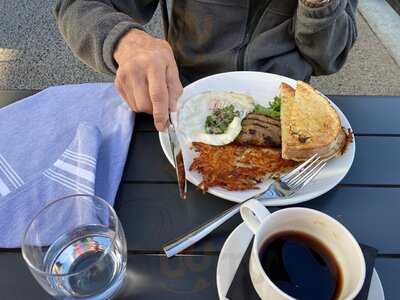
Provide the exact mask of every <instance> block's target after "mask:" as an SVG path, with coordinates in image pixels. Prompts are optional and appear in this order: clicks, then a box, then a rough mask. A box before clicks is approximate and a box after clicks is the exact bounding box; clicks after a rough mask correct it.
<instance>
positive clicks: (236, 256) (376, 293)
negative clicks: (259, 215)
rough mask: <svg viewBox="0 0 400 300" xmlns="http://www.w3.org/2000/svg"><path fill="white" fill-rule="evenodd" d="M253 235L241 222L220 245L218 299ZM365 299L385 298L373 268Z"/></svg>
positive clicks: (226, 291)
mask: <svg viewBox="0 0 400 300" xmlns="http://www.w3.org/2000/svg"><path fill="white" fill-rule="evenodd" d="M252 237H253V234H252V232H251V231H250V230H249V229H248V227H247V226H246V224H244V223H242V224H240V225H239V226H238V227H236V229H235V230H234V231H232V233H231V234H230V235H229V237H228V238H227V240H226V241H225V244H224V246H223V247H222V250H221V253H220V255H219V258H218V264H217V289H218V296H219V299H221V300H225V299H227V298H226V294H227V293H228V290H229V287H230V286H231V283H232V280H233V278H234V276H235V274H236V270H237V268H238V267H239V264H240V262H241V260H242V257H243V255H244V253H245V252H246V250H247V247H248V246H249V243H250V241H251V239H252ZM367 300H385V294H384V292H383V287H382V283H381V280H380V279H379V275H378V273H377V272H376V269H374V272H373V273H372V278H371V286H370V288H369V294H368V299H367Z"/></svg>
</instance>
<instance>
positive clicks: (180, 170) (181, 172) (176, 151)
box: [168, 116, 187, 199]
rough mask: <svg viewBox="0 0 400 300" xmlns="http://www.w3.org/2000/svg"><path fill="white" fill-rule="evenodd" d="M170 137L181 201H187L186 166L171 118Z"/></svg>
mask: <svg viewBox="0 0 400 300" xmlns="http://www.w3.org/2000/svg"><path fill="white" fill-rule="evenodd" d="M168 137H169V144H170V146H171V153H172V156H173V158H174V164H175V170H176V177H177V179H178V187H179V195H180V197H181V199H186V194H187V184H186V174H185V165H184V163H183V156H182V149H181V146H180V144H179V140H178V137H177V135H176V130H175V126H174V124H173V123H172V120H171V116H170V122H169V126H168Z"/></svg>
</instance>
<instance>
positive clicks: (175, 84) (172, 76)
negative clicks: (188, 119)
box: [167, 65, 183, 111]
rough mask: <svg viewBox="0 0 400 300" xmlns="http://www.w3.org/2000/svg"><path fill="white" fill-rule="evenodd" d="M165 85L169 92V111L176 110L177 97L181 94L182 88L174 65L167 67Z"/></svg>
mask: <svg viewBox="0 0 400 300" xmlns="http://www.w3.org/2000/svg"><path fill="white" fill-rule="evenodd" d="M167 85H168V92H169V109H170V110H171V111H176V106H177V101H178V97H179V96H180V95H181V94H182V90H183V88H182V83H181V81H180V79H179V73H178V68H177V67H176V65H175V66H174V65H173V66H171V65H169V66H168V67H167Z"/></svg>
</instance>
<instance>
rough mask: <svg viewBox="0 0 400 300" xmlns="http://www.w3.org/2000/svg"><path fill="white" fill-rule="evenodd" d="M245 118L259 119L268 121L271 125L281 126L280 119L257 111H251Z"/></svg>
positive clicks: (264, 121)
mask: <svg viewBox="0 0 400 300" xmlns="http://www.w3.org/2000/svg"><path fill="white" fill-rule="evenodd" d="M245 120H257V121H260V122H263V123H268V124H271V125H276V126H279V127H281V121H280V120H279V119H275V118H272V117H268V116H266V115H264V114H261V113H255V112H253V113H249V114H248V115H247V116H246V118H245Z"/></svg>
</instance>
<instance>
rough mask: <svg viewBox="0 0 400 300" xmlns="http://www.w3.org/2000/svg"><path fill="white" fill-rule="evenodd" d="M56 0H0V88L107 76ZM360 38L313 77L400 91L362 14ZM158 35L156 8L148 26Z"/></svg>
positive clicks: (360, 91)
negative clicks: (61, 22)
mask: <svg viewBox="0 0 400 300" xmlns="http://www.w3.org/2000/svg"><path fill="white" fill-rule="evenodd" d="M53 5H54V0H18V1H15V0H0V23H1V26H0V89H12V88H19V89H29V88H45V87H47V86H50V85H57V84H66V83H82V82H93V81H110V80H112V78H109V77H107V76H104V75H101V74H98V73H95V72H93V71H92V70H91V69H90V68H89V67H87V66H85V65H83V64H82V63H80V62H79V61H78V60H77V59H76V58H75V57H74V56H73V55H72V53H71V51H70V50H69V49H68V48H67V46H66V44H65V43H64V41H63V40H62V38H61V36H60V34H59V33H58V31H57V28H56V25H55V21H54V17H53V15H52V13H51V10H52V6H53ZM358 24H359V39H358V41H357V43H356V45H355V47H354V48H353V50H352V52H351V54H350V57H349V60H348V63H347V64H346V65H345V67H344V68H343V69H342V70H341V71H340V72H339V73H337V74H335V75H331V76H325V77H319V78H314V79H313V81H312V82H313V84H314V85H315V86H316V87H317V88H318V89H320V90H321V91H322V92H324V93H326V94H338V95H339V94H354V95H400V83H399V80H398V78H400V67H399V65H398V64H396V62H395V61H394V60H393V59H392V57H391V56H390V54H389V52H388V51H387V50H386V48H385V47H384V45H383V44H382V43H381V41H380V40H379V39H378V38H377V36H376V35H375V34H374V32H373V31H372V30H371V28H370V27H369V25H368V24H367V23H366V22H365V20H364V19H363V17H362V16H361V15H360V14H359V15H358ZM146 28H147V29H148V31H150V32H153V33H155V34H156V35H158V36H160V35H161V29H160V19H159V13H157V14H156V15H155V17H154V18H153V19H152V22H151V23H150V24H149V25H148V26H146Z"/></svg>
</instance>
